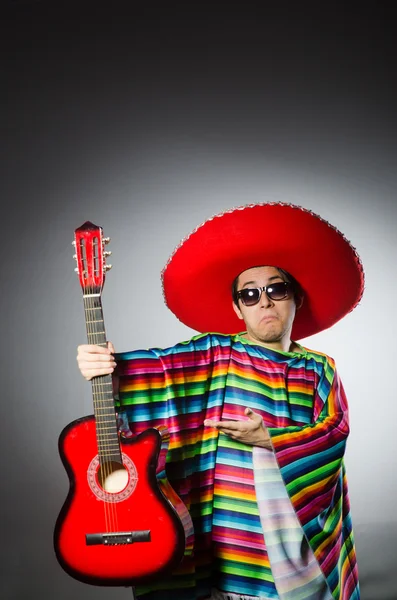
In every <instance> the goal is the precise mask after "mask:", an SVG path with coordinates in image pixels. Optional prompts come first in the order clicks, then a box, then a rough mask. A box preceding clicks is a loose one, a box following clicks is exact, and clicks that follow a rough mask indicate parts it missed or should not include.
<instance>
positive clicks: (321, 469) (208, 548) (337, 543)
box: [116, 333, 360, 600]
mask: <svg viewBox="0 0 397 600" xmlns="http://www.w3.org/2000/svg"><path fill="white" fill-rule="evenodd" d="M300 350H301V352H294V353H292V352H281V351H274V350H270V349H268V348H265V347H262V346H259V345H256V344H253V343H251V342H248V341H247V340H245V339H244V338H243V337H242V336H241V335H234V336H228V335H222V334H216V333H211V334H203V335H198V336H195V337H193V338H192V339H191V340H189V341H186V342H182V343H179V344H177V345H175V346H173V347H171V348H167V349H159V348H152V349H150V350H135V351H132V352H126V353H119V354H117V355H116V359H117V363H118V368H117V371H118V376H119V394H118V403H119V410H123V411H125V412H126V414H127V416H128V419H129V422H130V423H131V428H132V429H133V431H134V432H135V433H140V432H141V431H143V430H144V429H147V428H148V427H152V426H158V425H164V424H165V425H167V427H168V429H169V432H170V447H169V451H168V456H167V477H168V479H169V481H170V483H171V484H172V486H173V488H174V489H175V491H176V492H177V494H178V495H179V496H180V497H181V499H182V500H183V502H184V503H185V505H186V506H187V508H188V509H189V511H190V514H191V516H192V519H193V523H194V529H195V541H194V553H193V555H192V556H190V557H189V556H186V557H185V559H184V561H183V563H182V565H181V566H180V567H179V569H178V570H177V571H176V572H174V573H173V574H172V576H170V577H169V578H168V579H165V580H164V581H161V582H157V583H153V584H152V585H148V586H145V587H139V588H137V590H136V592H137V595H138V596H139V597H143V598H144V600H203V599H205V598H209V597H210V596H211V589H214V588H215V589H217V590H220V591H223V592H225V593H230V594H240V595H241V596H253V597H257V598H261V599H262V598H263V599H265V598H266V599H272V598H282V597H283V596H282V595H281V594H280V593H279V591H278V590H277V587H276V583H275V578H274V575H273V572H272V569H271V565H270V560H269V553H268V550H267V547H266V542H265V537H266V533H265V531H264V528H263V526H262V522H261V518H262V520H263V511H262V514H261V512H260V504H261V501H262V500H263V499H262V498H258V494H257V489H256V487H255V484H256V485H257V486H258V469H256V470H255V468H254V452H255V450H256V449H254V448H253V447H251V446H248V445H245V444H241V443H239V442H236V441H233V440H232V439H230V438H228V437H227V436H226V435H224V434H222V433H220V434H218V431H217V430H215V429H213V428H208V427H205V426H204V424H203V421H204V419H206V418H208V419H214V420H221V419H227V420H230V419H246V418H247V417H246V416H245V415H244V409H245V408H246V407H249V408H251V409H252V410H254V411H255V412H257V413H259V414H260V415H261V416H262V417H263V420H264V423H265V424H266V426H267V427H268V430H269V433H270V435H271V439H272V443H273V447H274V457H275V459H276V461H277V465H278V468H279V473H280V474H281V477H282V481H283V483H284V486H285V490H286V492H287V494H288V496H289V499H290V502H291V504H292V506H293V509H294V511H295V513H296V516H297V518H298V519H299V523H300V525H301V528H302V531H303V534H304V536H305V538H306V539H307V541H308V543H309V545H310V549H311V552H312V553H313V556H315V558H316V560H317V562H318V565H319V566H320V568H321V573H322V574H323V577H324V581H326V583H327V586H328V589H329V590H330V591H331V593H332V597H333V598H335V600H359V598H360V593H359V584H358V573H357V564H356V556H355V548H354V539H353V532H352V523H351V517H350V506H349V499H348V489H347V481H346V474H345V468H344V461H343V456H344V452H345V446H346V440H347V437H348V433H349V426H348V408H347V401H346V397H345V393H344V390H343V386H342V383H341V381H340V379H339V377H338V374H337V371H336V369H335V364H334V361H333V360H332V359H331V358H329V357H327V356H326V355H325V354H322V353H319V352H314V351H312V350H308V349H307V348H303V347H302V346H300ZM255 472H256V481H255ZM269 542H271V540H269Z"/></svg>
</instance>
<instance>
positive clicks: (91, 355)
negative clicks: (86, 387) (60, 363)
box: [77, 342, 116, 381]
mask: <svg viewBox="0 0 397 600" xmlns="http://www.w3.org/2000/svg"><path fill="white" fill-rule="evenodd" d="M114 351H115V350H114V346H113V344H112V342H108V347H107V348H104V347H103V346H94V345H88V344H85V345H82V346H79V347H78V348H77V363H78V366H79V369H80V372H81V374H82V375H83V377H85V379H87V381H90V380H91V379H92V378H93V377H97V376H98V375H110V373H113V371H114V369H115V367H116V362H115V360H114V357H113V353H114Z"/></svg>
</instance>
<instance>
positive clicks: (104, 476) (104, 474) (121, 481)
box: [97, 461, 128, 494]
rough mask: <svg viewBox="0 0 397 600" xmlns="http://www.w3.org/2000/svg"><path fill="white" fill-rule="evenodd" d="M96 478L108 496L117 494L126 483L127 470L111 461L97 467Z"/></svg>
mask: <svg viewBox="0 0 397 600" xmlns="http://www.w3.org/2000/svg"><path fill="white" fill-rule="evenodd" d="M97 477H98V483H99V485H100V486H101V488H102V489H103V490H105V492H108V493H109V494H118V493H119V492H121V491H122V490H123V489H124V488H125V487H126V485H127V483H128V471H127V469H126V468H125V467H124V466H123V465H120V463H116V462H113V461H112V462H107V463H105V464H103V465H102V466H101V467H99V469H98V473H97Z"/></svg>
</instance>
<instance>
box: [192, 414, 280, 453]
mask: <svg viewBox="0 0 397 600" xmlns="http://www.w3.org/2000/svg"><path fill="white" fill-rule="evenodd" d="M244 414H245V415H247V417H248V420H246V421H213V420H212V419H205V421H204V425H206V426H207V427H215V428H216V429H218V430H219V431H222V432H223V433H225V434H226V435H228V436H229V437H231V438H232V439H233V440H236V442H242V443H243V444H248V445H249V446H260V447H261V448H267V449H268V450H273V446H272V442H271V440H270V435H269V432H268V430H267V428H266V426H265V424H264V422H263V419H262V417H261V416H260V415H259V414H258V413H255V412H254V411H253V410H251V409H250V408H246V409H245V411H244Z"/></svg>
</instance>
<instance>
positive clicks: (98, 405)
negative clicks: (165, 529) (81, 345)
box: [87, 289, 113, 532]
mask: <svg viewBox="0 0 397 600" xmlns="http://www.w3.org/2000/svg"><path fill="white" fill-rule="evenodd" d="M90 293H91V294H92V293H94V289H92V290H90ZM93 298H94V297H93V296H91V295H90V296H89V298H88V302H87V303H88V311H89V313H90V314H89V317H91V318H88V323H89V328H90V332H89V333H90V343H93V344H99V345H103V342H102V340H100V339H98V338H99V337H100V334H99V333H98V331H97V328H98V323H97V322H98V321H100V319H98V318H97V317H99V316H101V315H99V314H97V312H100V306H96V305H95V301H94V299H93ZM102 377H103V376H99V377H98V378H95V379H94V380H93V383H92V387H93V396H94V403H95V411H96V417H97V418H96V420H95V428H96V436H97V443H98V454H99V457H100V459H101V458H102V459H103V460H100V466H99V469H100V472H101V480H100V484H101V487H102V488H103V489H104V493H105V494H107V491H106V489H105V484H106V480H107V478H108V476H109V474H110V471H109V462H108V460H107V459H108V456H107V454H108V453H107V447H106V441H107V438H106V431H105V429H104V427H105V426H104V425H103V424H102V421H103V420H104V419H105V417H106V415H104V414H103V408H104V407H103V385H102V384H101V381H102ZM101 388H102V389H101ZM101 392H102V393H101ZM101 398H102V401H101ZM107 498H109V496H107V497H106V496H105V498H104V503H103V506H104V517H105V527H106V531H107V532H110V531H111V530H112V520H113V519H112V514H111V513H112V510H111V508H112V507H111V506H109V503H108V501H107ZM110 498H111V496H110Z"/></svg>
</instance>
